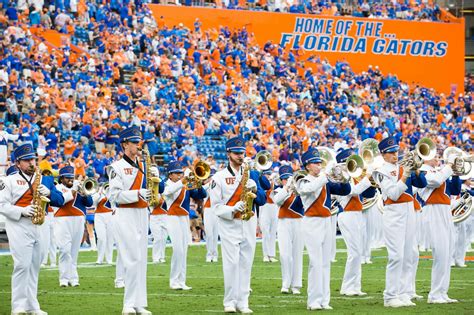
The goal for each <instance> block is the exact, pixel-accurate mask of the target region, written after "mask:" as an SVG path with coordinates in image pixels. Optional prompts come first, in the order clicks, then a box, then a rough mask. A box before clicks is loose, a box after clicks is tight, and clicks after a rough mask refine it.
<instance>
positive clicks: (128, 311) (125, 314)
mask: <svg viewBox="0 0 474 315" xmlns="http://www.w3.org/2000/svg"><path fill="white" fill-rule="evenodd" d="M136 313H137V312H136V311H135V309H134V308H133V307H124V308H123V309H122V315H132V314H136Z"/></svg>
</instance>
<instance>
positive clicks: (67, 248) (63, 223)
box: [54, 216, 85, 285]
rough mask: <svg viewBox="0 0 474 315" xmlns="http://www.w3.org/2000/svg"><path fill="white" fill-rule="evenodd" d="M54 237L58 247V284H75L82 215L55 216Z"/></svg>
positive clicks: (82, 234) (82, 227) (81, 234)
mask: <svg viewBox="0 0 474 315" xmlns="http://www.w3.org/2000/svg"><path fill="white" fill-rule="evenodd" d="M54 221H55V226H54V237H55V238H56V242H57V244H58V248H59V284H66V285H67V284H68V283H69V284H77V283H79V275H78V274H77V258H78V256H79V248H80V247H81V241H82V237H83V236H84V221H85V218H84V216H71V217H55V218H54Z"/></svg>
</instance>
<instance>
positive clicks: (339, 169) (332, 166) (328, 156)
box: [316, 147, 349, 183]
mask: <svg viewBox="0 0 474 315" xmlns="http://www.w3.org/2000/svg"><path fill="white" fill-rule="evenodd" d="M316 149H317V150H318V151H319V156H320V157H321V166H322V168H323V169H325V171H326V174H327V177H328V179H329V180H330V181H332V182H335V183H347V182H348V181H349V175H348V174H347V170H346V169H345V167H344V166H343V165H342V164H337V162H336V155H337V154H336V151H334V150H333V149H331V148H328V147H317V148H316Z"/></svg>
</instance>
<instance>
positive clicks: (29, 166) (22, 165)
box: [17, 159, 36, 176]
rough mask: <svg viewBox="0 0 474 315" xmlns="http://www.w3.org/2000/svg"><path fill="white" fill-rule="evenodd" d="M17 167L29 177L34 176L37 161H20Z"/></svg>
mask: <svg viewBox="0 0 474 315" xmlns="http://www.w3.org/2000/svg"><path fill="white" fill-rule="evenodd" d="M17 167H18V168H19V169H20V171H22V172H23V173H25V174H26V175H28V176H32V175H33V174H34V173H35V169H36V159H28V160H19V161H18V162H17Z"/></svg>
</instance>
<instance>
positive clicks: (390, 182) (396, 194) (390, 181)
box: [377, 173, 408, 200]
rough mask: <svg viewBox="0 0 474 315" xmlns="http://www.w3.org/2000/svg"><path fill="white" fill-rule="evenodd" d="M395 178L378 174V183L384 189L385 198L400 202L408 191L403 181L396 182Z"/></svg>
mask: <svg viewBox="0 0 474 315" xmlns="http://www.w3.org/2000/svg"><path fill="white" fill-rule="evenodd" d="M394 179H395V177H388V176H386V175H383V174H380V173H379V174H378V176H377V183H378V184H379V186H380V188H381V189H382V193H383V194H384V196H386V197H387V198H389V199H391V200H398V198H400V196H401V195H402V194H403V193H404V192H405V191H406V190H407V189H408V186H407V185H406V184H405V182H404V181H403V179H400V180H397V181H395V180H394Z"/></svg>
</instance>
